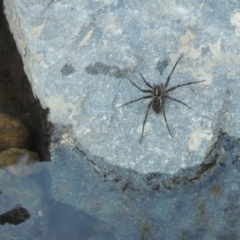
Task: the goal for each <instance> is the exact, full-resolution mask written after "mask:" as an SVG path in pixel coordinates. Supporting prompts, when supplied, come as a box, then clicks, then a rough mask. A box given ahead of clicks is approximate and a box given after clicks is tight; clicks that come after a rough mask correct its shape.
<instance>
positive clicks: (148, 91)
mask: <svg viewBox="0 0 240 240" xmlns="http://www.w3.org/2000/svg"><path fill="white" fill-rule="evenodd" d="M127 79H128V80H129V81H130V82H131V84H132V85H133V86H134V87H136V88H137V89H138V90H140V91H141V92H145V93H151V92H152V90H145V89H141V88H140V87H139V86H138V85H137V84H136V83H134V82H133V81H132V80H131V79H130V78H127Z"/></svg>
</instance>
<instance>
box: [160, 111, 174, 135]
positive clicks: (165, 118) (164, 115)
mask: <svg viewBox="0 0 240 240" xmlns="http://www.w3.org/2000/svg"><path fill="white" fill-rule="evenodd" d="M162 111H163V117H164V120H165V123H166V125H167V129H168V132H169V133H170V135H171V137H173V136H172V133H171V131H170V129H169V126H168V121H167V117H166V114H165V110H164V107H163V108H162Z"/></svg>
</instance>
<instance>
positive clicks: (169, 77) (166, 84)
mask: <svg viewBox="0 0 240 240" xmlns="http://www.w3.org/2000/svg"><path fill="white" fill-rule="evenodd" d="M182 56H183V53H182V54H181V55H180V57H179V58H178V60H177V61H176V63H175V65H174V66H173V68H172V71H171V72H170V73H169V75H168V77H167V79H166V82H165V84H164V88H166V87H167V86H168V84H169V81H170V79H171V77H172V74H173V72H174V70H175V68H176V66H177V64H178V62H179V61H180V59H181V58H182Z"/></svg>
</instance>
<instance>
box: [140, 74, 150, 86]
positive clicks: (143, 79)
mask: <svg viewBox="0 0 240 240" xmlns="http://www.w3.org/2000/svg"><path fill="white" fill-rule="evenodd" d="M139 74H140V76H141V77H142V79H143V81H144V82H145V83H146V85H148V87H150V88H151V89H152V88H153V87H152V86H151V84H150V83H148V82H147V80H146V79H145V78H144V77H143V75H142V74H141V73H140V72H139Z"/></svg>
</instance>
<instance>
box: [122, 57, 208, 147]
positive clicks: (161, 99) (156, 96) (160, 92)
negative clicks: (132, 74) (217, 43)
mask: <svg viewBox="0 0 240 240" xmlns="http://www.w3.org/2000/svg"><path fill="white" fill-rule="evenodd" d="M182 56H183V54H181V56H180V57H179V58H178V60H177V62H176V63H175V65H174V66H173V68H172V71H171V72H170V74H169V75H168V77H167V79H166V82H165V84H164V85H163V84H162V83H161V84H153V85H151V84H150V83H148V82H147V81H146V79H145V78H144V77H143V75H142V74H141V73H140V72H139V74H140V76H141V77H142V79H143V81H144V83H145V84H146V85H147V86H148V87H149V89H147V90H146V89H141V88H140V87H139V86H138V85H137V84H135V83H134V82H133V81H132V80H131V79H130V78H128V80H129V81H130V82H131V83H132V85H133V86H134V87H136V88H137V89H138V90H140V91H141V92H144V93H148V94H149V95H146V96H143V97H140V98H137V99H135V100H132V101H130V102H127V103H125V104H123V105H122V106H120V107H123V106H126V105H128V104H130V103H134V102H137V101H139V100H142V99H147V98H152V100H151V101H150V102H149V104H148V107H147V111H146V114H145V118H144V121H143V126H142V135H141V138H140V143H141V140H142V137H143V132H144V126H145V123H146V121H147V116H148V112H149V109H150V108H151V107H152V108H153V110H154V111H155V112H156V113H160V112H162V113H163V117H164V121H165V123H166V126H167V129H168V132H169V134H170V135H171V137H172V133H171V131H170V129H169V126H168V121H167V118H166V114H165V110H164V104H165V100H166V98H169V99H171V100H173V101H175V102H178V103H181V104H183V105H184V106H186V107H189V106H188V105H187V104H186V103H184V102H182V101H180V100H178V99H175V98H173V97H170V96H168V93H169V92H171V91H173V90H175V89H177V88H180V87H183V86H186V85H191V84H194V83H200V82H203V81H205V80H202V81H194V82H188V83H183V84H179V85H176V86H173V87H171V88H169V89H167V86H168V84H169V81H170V79H171V76H172V74H173V72H174V70H175V68H176V66H177V64H178V62H179V61H180V59H181V57H182ZM189 108H190V107H189Z"/></svg>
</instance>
